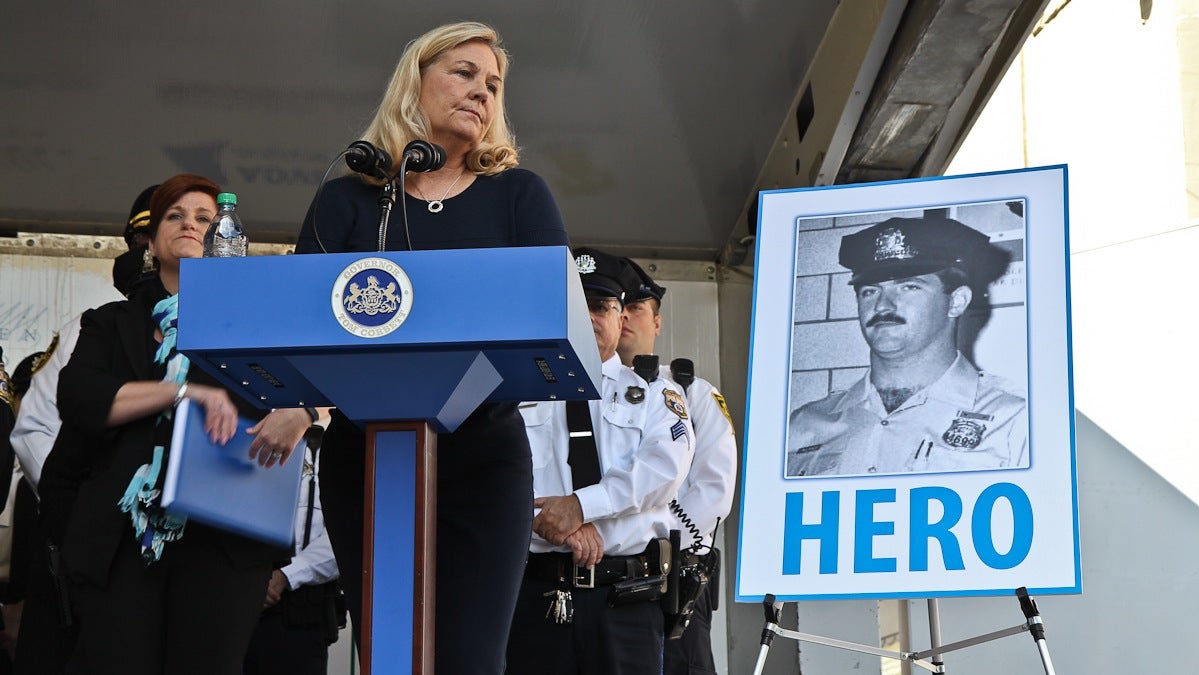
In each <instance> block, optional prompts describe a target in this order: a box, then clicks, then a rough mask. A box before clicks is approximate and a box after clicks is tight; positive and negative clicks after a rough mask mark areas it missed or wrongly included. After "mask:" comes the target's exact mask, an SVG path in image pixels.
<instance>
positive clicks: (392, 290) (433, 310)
mask: <svg viewBox="0 0 1199 675" xmlns="http://www.w3.org/2000/svg"><path fill="white" fill-rule="evenodd" d="M179 297H180V302H179V339H178V340H179V341H178V345H179V350H180V351H181V352H183V353H185V354H187V355H188V357H189V358H191V359H192V360H193V362H195V363H198V364H199V365H200V366H201V367H203V368H205V369H206V370H208V371H210V372H212V373H213V374H214V375H216V376H217V377H218V378H220V379H221V380H222V381H223V382H224V383H225V384H226V385H227V386H230V387H231V388H233V389H234V390H236V391H239V392H241V393H242V394H243V396H245V397H246V398H248V399H250V400H251V401H254V402H255V403H256V404H258V405H260V406H262V407H285V406H289V405H338V406H339V407H342V408H343V409H347V408H349V407H353V406H352V405H347V401H345V400H338V398H342V399H344V398H345V397H346V396H347V395H349V396H353V397H355V398H362V399H365V398H368V396H367V394H366V392H368V391H369V392H370V396H372V397H375V398H377V397H378V396H379V392H380V390H384V391H386V392H387V394H388V396H392V395H393V394H394V392H396V391H397V390H399V389H401V388H402V387H409V388H416V389H417V390H418V391H420V392H422V393H421V394H420V396H423V397H426V398H428V397H436V396H438V395H440V394H439V393H438V391H439V390H440V389H444V388H446V387H450V389H452V388H453V386H457V385H459V384H461V383H460V382H457V381H455V382H454V383H447V382H443V381H442V380H444V379H445V378H453V377H455V376H454V373H455V372H457V373H458V375H457V376H458V377H461V376H462V375H464V374H465V373H466V372H467V371H471V372H475V373H476V374H477V373H480V372H483V370H486V368H485V367H483V366H480V365H479V364H477V363H476V357H477V356H478V355H482V356H483V358H484V361H485V362H486V363H487V364H489V365H490V366H491V367H493V368H494V370H495V371H496V373H497V374H498V376H499V378H500V379H501V382H500V384H499V385H498V386H496V387H495V389H494V391H492V392H491V394H489V395H488V396H487V398H486V399H485V400H488V401H523V400H549V399H563V400H565V399H572V398H575V399H577V398H597V397H598V395H599V394H598V382H599V372H600V363H599V354H598V351H597V349H596V346H595V339H594V334H593V332H592V330H591V323H590V319H589V316H588V313H587V307H586V301H585V299H584V297H583V291H582V286H581V284H580V283H579V278H578V272H577V271H576V269H575V265H574V259H573V257H572V256H571V254H570V250H569V249H567V248H566V247H564V246H546V247H528V248H499V249H453V250H439V251H389V252H384V253H333V254H315V255H289V256H258V257H249V258H202V259H191V260H184V261H183V264H182V269H181V273H180V296H179ZM480 368H482V369H483V370H480ZM472 369H473V370H472ZM484 379H486V378H484ZM482 381H483V380H479V382H480V383H481V382H482ZM464 386H465V385H464ZM471 386H474V385H471ZM478 386H488V385H484V384H479V385H478ZM353 392H362V393H361V394H359V393H353ZM443 402H444V401H443ZM347 414H348V412H347ZM375 414H376V413H371V414H370V415H368V416H366V417H364V419H366V418H372V419H396V417H374V415H375ZM351 418H353V416H351ZM403 419H412V417H411V416H408V415H405V416H404V417H403Z"/></svg>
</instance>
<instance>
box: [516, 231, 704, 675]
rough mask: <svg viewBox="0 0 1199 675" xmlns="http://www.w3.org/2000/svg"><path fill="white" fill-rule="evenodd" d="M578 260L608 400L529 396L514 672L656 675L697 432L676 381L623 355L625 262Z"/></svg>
mask: <svg viewBox="0 0 1199 675" xmlns="http://www.w3.org/2000/svg"><path fill="white" fill-rule="evenodd" d="M575 259H576V265H577V267H578V270H579V276H580V279H581V280H582V284H583V289H584V291H585V294H586V296H587V306H588V310H589V312H590V315H591V324H592V329H593V330H594V332H595V340H596V345H597V346H598V348H599V352H600V358H601V359H602V361H603V366H602V383H601V385H600V394H601V398H600V400H598V401H578V402H558V401H555V402H542V403H531V404H530V403H527V404H522V405H521V408H520V411H521V414H522V415H523V416H524V419H525V425H526V430H527V432H528V435H529V445H530V446H531V448H532V451H533V493H534V502H533V504H534V514H535V515H534V519H533V533H532V535H533V536H532V539H531V541H530V544H529V551H530V553H529V559H528V564H527V566H526V569H525V577H524V581H523V583H522V584H521V589H520V594H519V597H518V599H517V605H516V613H515V617H514V618H513V622H512V632H511V636H510V637H509V640H508V671H507V672H509V673H512V674H513V675H526V674H528V673H537V674H538V675H541V674H546V675H554V674H562V675H576V674H588V675H590V674H594V675H630V674H634V675H636V674H645V675H650V674H653V675H658V674H659V673H661V672H662V642H663V625H664V617H663V613H662V608H661V606H660V603H659V598H660V597H661V596H662V594H664V593H665V591H666V583H665V582H666V576H665V575H666V574H668V573H669V563H670V555H671V553H670V549H669V545H668V544H667V543H666V540H667V538H668V536H669V531H670V529H671V528H672V527H673V526H674V521H673V518H672V516H671V514H670V511H669V508H668V505H669V504H670V501H671V499H673V498H674V496H675V494H677V492H678V488H679V485H680V483H681V482H682V480H683V477H684V476H685V475H686V473H687V468H688V467H689V466H690V464H691V457H692V453H693V447H694V435H693V434H694V432H693V430H692V427H691V420H690V416H689V415H688V412H687V406H686V403H685V402H684V400H683V395H682V393H681V392H680V391H679V390H678V388H677V386H676V385H674V384H673V383H671V382H668V381H665V380H662V379H655V380H654V381H653V382H647V381H646V380H645V379H643V378H641V377H640V376H638V375H637V374H636V373H635V372H633V370H632V369H630V368H627V367H625V366H624V365H622V364H621V362H620V357H619V356H618V355H617V353H616V345H617V342H618V341H619V339H620V328H621V302H622V296H623V289H622V288H621V284H620V280H619V278H620V260H619V259H618V258H615V257H613V256H610V255H607V254H604V253H601V252H599V251H594V250H591V249H578V250H576V251H575ZM664 544H665V545H664Z"/></svg>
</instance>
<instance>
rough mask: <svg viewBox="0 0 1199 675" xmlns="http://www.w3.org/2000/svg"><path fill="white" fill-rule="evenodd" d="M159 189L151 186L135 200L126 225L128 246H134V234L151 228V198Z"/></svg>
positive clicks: (126, 243)
mask: <svg viewBox="0 0 1199 675" xmlns="http://www.w3.org/2000/svg"><path fill="white" fill-rule="evenodd" d="M157 189H158V186H157V185H151V186H150V187H148V188H146V189H145V190H142V193H141V194H139V195H138V196H137V199H135V200H133V206H132V207H131V208H130V209H129V220H128V221H127V222H126V224H125V245H126V246H130V247H132V246H133V233H134V232H145V231H146V228H148V227H150V197H153V196H154V191H155V190H157Z"/></svg>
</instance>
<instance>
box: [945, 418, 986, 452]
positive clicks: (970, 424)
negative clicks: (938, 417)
mask: <svg viewBox="0 0 1199 675" xmlns="http://www.w3.org/2000/svg"><path fill="white" fill-rule="evenodd" d="M986 430H987V427H986V426H984V425H982V424H980V423H978V422H975V421H974V420H969V419H963V418H962V417H957V418H955V419H954V420H953V423H952V424H950V425H949V428H948V429H946V430H945V433H943V434H941V440H943V441H945V442H946V443H948V444H949V445H950V446H951V447H954V448H964V449H966V450H973V449H975V448H977V447H978V444H979V443H981V442H982V440H983V433H985V432H986Z"/></svg>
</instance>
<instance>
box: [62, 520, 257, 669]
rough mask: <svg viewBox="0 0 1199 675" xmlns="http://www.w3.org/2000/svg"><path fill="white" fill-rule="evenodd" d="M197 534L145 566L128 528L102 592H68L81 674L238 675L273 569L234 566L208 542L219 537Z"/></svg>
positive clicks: (90, 588)
mask: <svg viewBox="0 0 1199 675" xmlns="http://www.w3.org/2000/svg"><path fill="white" fill-rule="evenodd" d="M201 527H202V526H197V525H196V524H195V523H189V524H188V526H187V532H186V533H185V534H184V536H183V538H182V539H180V540H179V541H176V542H172V543H170V544H167V546H166V548H165V549H164V552H163V556H162V559H161V560H159V561H158V562H155V563H154V564H152V565H149V566H147V565H145V564H144V563H143V562H142V560H141V555H140V551H139V548H138V546H137V544H136V542H135V541H134V539H133V530H132V529H130V530H129V531H128V534H127V536H126V537H125V538H124V540H123V541H122V542H121V546H120V547H119V548H118V552H117V555H116V558H115V559H114V560H113V563H112V569H111V572H110V575H109V583H108V586H107V587H106V588H99V587H97V586H94V585H91V584H74V585H72V587H71V590H72V591H73V592H74V596H73V601H74V608H75V614H76V616H77V618H78V619H79V653H78V654H77V657H78V658H79V659H80V663H79V665H80V666H81V668H82V669H81V670H79V671H78V672H85V673H88V674H89V675H109V674H111V675H241V671H242V659H243V657H244V656H245V653H246V647H247V646H248V645H249V643H250V636H251V635H252V634H253V632H254V624H255V623H256V622H257V621H258V615H259V614H260V612H261V611H262V601H263V600H264V599H265V598H266V587H267V582H268V580H269V579H270V575H271V569H272V566H271V564H270V562H269V561H264V562H262V563H261V564H255V565H243V566H234V565H233V564H232V562H231V561H230V559H229V555H228V554H227V553H226V552H225V551H224V550H223V549H222V548H221V547H220V546H218V545H217V544H216V543H215V542H214V541H213V537H214V536H220V535H214V534H213V533H211V531H209V532H203V531H198V530H201ZM75 665H76V664H75V663H72V665H71V667H72V668H73V667H74V666H75Z"/></svg>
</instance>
